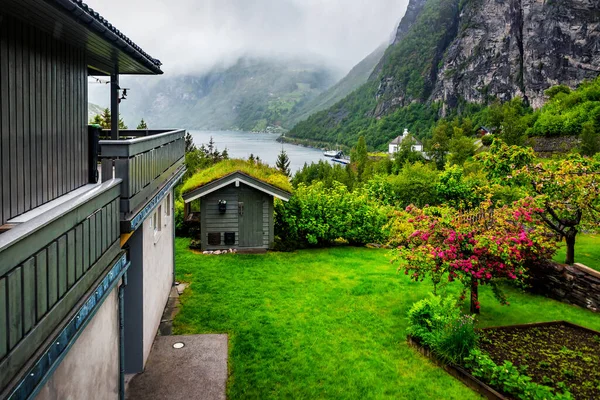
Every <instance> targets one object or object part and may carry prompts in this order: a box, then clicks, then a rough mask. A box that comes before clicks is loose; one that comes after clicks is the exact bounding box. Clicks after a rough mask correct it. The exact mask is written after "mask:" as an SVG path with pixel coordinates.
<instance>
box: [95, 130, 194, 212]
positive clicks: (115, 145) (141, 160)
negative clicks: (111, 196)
mask: <svg viewBox="0 0 600 400" xmlns="http://www.w3.org/2000/svg"><path fill="white" fill-rule="evenodd" d="M145 132H148V131H145ZM152 132H154V131H150V133H152ZM100 149H101V154H100V158H101V159H102V180H103V181H107V180H110V179H112V178H113V177H115V178H119V179H122V180H123V183H122V184H121V188H122V192H121V213H122V214H123V215H122V220H128V219H131V217H132V216H133V215H134V214H136V213H137V212H138V211H139V210H140V208H141V207H143V206H144V205H145V204H146V203H147V202H148V201H149V200H150V199H152V198H153V197H154V196H155V195H156V192H157V191H158V190H159V189H160V188H161V187H162V186H163V185H164V184H165V183H166V182H167V181H168V180H169V179H171V178H172V177H173V176H175V175H177V174H178V173H179V172H181V171H182V169H183V168H184V161H185V131H184V130H177V131H166V132H164V131H158V133H157V134H155V135H144V136H142V137H139V138H136V139H129V140H101V141H100ZM113 166H114V174H113Z"/></svg>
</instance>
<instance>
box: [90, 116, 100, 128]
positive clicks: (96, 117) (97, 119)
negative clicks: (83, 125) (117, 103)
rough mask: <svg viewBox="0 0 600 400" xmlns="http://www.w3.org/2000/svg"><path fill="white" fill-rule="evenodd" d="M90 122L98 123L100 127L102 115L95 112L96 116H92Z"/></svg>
mask: <svg viewBox="0 0 600 400" xmlns="http://www.w3.org/2000/svg"><path fill="white" fill-rule="evenodd" d="M91 123H92V124H94V125H100V127H102V116H100V114H96V116H95V117H94V118H92V121H91Z"/></svg>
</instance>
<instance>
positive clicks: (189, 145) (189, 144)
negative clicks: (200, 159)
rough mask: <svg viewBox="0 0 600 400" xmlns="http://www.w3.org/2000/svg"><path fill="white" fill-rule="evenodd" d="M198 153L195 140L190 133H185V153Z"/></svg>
mask: <svg viewBox="0 0 600 400" xmlns="http://www.w3.org/2000/svg"><path fill="white" fill-rule="evenodd" d="M192 151H196V145H195V144H194V138H193V137H192V135H191V134H190V133H189V132H186V133H185V152H186V153H190V152H192Z"/></svg>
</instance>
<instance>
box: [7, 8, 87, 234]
mask: <svg viewBox="0 0 600 400" xmlns="http://www.w3.org/2000/svg"><path fill="white" fill-rule="evenodd" d="M87 147H88V146H87V65H86V58H85V53H84V51H83V50H82V49H79V48H74V47H70V46H68V45H66V44H65V43H63V42H60V41H57V40H55V39H54V38H52V37H48V36H47V35H46V34H43V33H41V32H40V31H38V30H37V29H36V28H35V27H33V26H30V25H27V24H25V23H22V22H20V21H17V20H15V19H14V18H11V17H8V16H6V15H2V11H1V10H0V156H1V160H0V188H1V190H2V193H1V196H0V225H3V224H4V223H6V221H7V220H9V219H11V218H14V217H16V216H18V215H20V214H23V213H25V212H27V211H29V210H31V209H33V208H35V207H38V206H40V205H42V204H44V203H46V202H48V201H51V200H54V199H55V198H57V197H59V196H62V195H64V194H66V193H68V192H70V191H72V190H74V189H77V188H79V187H81V186H83V185H85V184H86V183H87V176H88V174H87Z"/></svg>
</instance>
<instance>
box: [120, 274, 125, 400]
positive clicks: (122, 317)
mask: <svg viewBox="0 0 600 400" xmlns="http://www.w3.org/2000/svg"><path fill="white" fill-rule="evenodd" d="M125 287H127V272H125V274H123V281H122V282H121V286H119V400H125Z"/></svg>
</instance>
